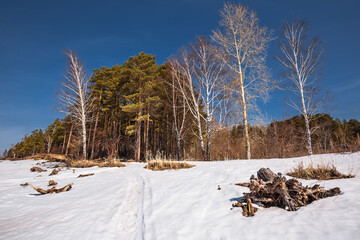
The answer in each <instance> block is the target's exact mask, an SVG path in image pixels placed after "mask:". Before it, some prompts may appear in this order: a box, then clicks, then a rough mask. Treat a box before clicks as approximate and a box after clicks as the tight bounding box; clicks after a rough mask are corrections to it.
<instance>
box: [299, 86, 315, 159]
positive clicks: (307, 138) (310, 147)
mask: <svg viewBox="0 0 360 240" xmlns="http://www.w3.org/2000/svg"><path fill="white" fill-rule="evenodd" d="M300 93H301V103H302V108H303V116H304V120H305V128H306V142H307V149H308V153H309V155H312V154H313V152H312V146H311V132H310V124H309V116H308V113H307V110H306V106H305V100H304V91H303V89H302V87H301V89H300Z"/></svg>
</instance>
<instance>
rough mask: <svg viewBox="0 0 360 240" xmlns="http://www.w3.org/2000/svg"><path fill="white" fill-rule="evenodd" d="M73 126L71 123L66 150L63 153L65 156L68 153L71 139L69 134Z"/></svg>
mask: <svg viewBox="0 0 360 240" xmlns="http://www.w3.org/2000/svg"><path fill="white" fill-rule="evenodd" d="M73 127H74V125H73V124H72V123H71V128H70V133H69V139H68V143H67V146H66V152H65V155H66V156H67V155H68V153H69V147H70V141H71V136H72V131H73Z"/></svg>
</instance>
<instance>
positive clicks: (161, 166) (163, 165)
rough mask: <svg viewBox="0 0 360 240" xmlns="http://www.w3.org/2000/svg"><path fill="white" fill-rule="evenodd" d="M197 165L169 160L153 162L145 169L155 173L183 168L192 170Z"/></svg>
mask: <svg viewBox="0 0 360 240" xmlns="http://www.w3.org/2000/svg"><path fill="white" fill-rule="evenodd" d="M192 167H195V165H192V164H189V163H187V162H174V161H168V160H151V161H149V162H148V164H147V165H146V166H145V167H144V168H146V169H150V170H153V171H163V170H167V169H170V170H171V169H173V170H177V169H182V168H192Z"/></svg>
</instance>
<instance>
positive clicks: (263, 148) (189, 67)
mask: <svg viewBox="0 0 360 240" xmlns="http://www.w3.org/2000/svg"><path fill="white" fill-rule="evenodd" d="M220 16H221V21H220V23H219V27H218V29H216V30H214V31H213V33H212V35H211V36H210V38H207V37H197V38H196V41H195V42H194V43H191V44H188V45H187V46H184V47H183V48H181V49H180V50H179V51H178V53H177V54H175V55H173V56H171V57H170V58H169V59H168V61H167V62H166V63H164V64H163V65H158V64H157V62H156V59H155V56H154V55H151V54H146V53H143V52H141V53H139V54H138V55H137V56H133V57H130V58H129V60H128V61H126V62H125V63H123V64H122V65H115V66H113V67H101V68H100V69H95V70H94V71H93V74H92V76H91V77H87V75H86V73H85V70H84V64H82V63H81V61H80V60H79V58H78V56H77V55H76V54H75V53H74V52H73V51H67V52H66V56H67V70H66V74H65V81H64V82H63V85H62V88H61V93H60V94H59V102H60V104H61V108H60V111H61V112H64V113H65V114H66V117H65V118H64V119H61V120H59V119H57V120H56V121H55V122H54V123H52V124H51V125H50V126H49V127H47V128H46V129H45V130H44V131H42V130H35V131H33V132H32V134H31V135H26V136H25V137H24V139H23V140H22V141H21V142H19V143H18V144H16V145H15V146H14V147H13V148H11V149H10V150H9V151H7V152H6V154H5V155H7V156H8V157H25V156H28V155H34V154H36V153H43V152H47V153H61V154H66V155H68V156H70V157H72V158H74V159H79V158H83V159H98V158H110V159H113V158H126V159H130V158H132V159H135V160H136V161H140V160H144V159H147V158H149V157H151V156H152V155H155V154H157V153H162V154H163V155H165V156H166V157H169V158H177V159H178V160H180V159H184V158H186V159H201V160H221V159H234V158H247V159H250V158H270V157H292V156H299V155H304V154H310V155H311V154H313V153H326V152H338V151H355V150H359V145H360V144H359V141H360V140H359V134H360V127H359V126H360V124H359V122H358V121H357V120H349V121H346V120H343V121H340V120H338V119H336V120H334V119H332V118H331V117H330V116H329V115H327V114H317V113H318V111H319V106H318V104H317V103H318V102H319V101H318V100H315V99H317V97H319V96H317V95H316V94H315V93H316V86H317V85H316V81H317V80H318V79H319V73H320V70H321V64H322V58H323V47H322V43H321V41H320V40H319V38H318V37H314V38H309V37H308V36H307V30H308V27H307V24H306V22H304V21H297V20H294V21H292V22H289V23H285V24H284V26H283V28H282V31H281V34H280V36H279V50H280V51H279V55H278V56H276V59H278V61H279V63H280V65H281V66H282V70H283V71H282V75H281V76H282V77H283V80H284V82H286V83H287V84H286V86H287V89H288V90H289V91H290V90H291V92H292V93H293V94H292V96H293V98H291V99H289V104H290V105H292V106H293V107H294V108H295V109H297V110H298V111H299V113H300V114H301V115H300V116H295V117H293V118H290V119H286V120H285V119H284V120H282V121H273V122H271V123H270V124H260V122H261V121H259V119H258V114H257V113H258V110H259V108H258V106H257V103H258V101H259V100H263V101H266V100H267V98H268V96H269V92H270V91H271V90H273V89H275V88H277V87H278V83H277V82H276V81H274V80H273V78H272V77H271V74H270V70H269V68H268V67H267V66H266V57H267V49H268V46H269V44H270V42H271V41H272V40H273V39H274V36H273V33H272V31H270V30H269V29H268V28H266V27H264V26H260V24H259V19H258V17H257V15H256V13H255V12H254V11H251V10H249V9H247V8H246V7H244V6H242V5H233V4H225V5H224V8H223V9H222V10H221V11H220Z"/></svg>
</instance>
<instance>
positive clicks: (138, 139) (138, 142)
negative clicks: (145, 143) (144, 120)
mask: <svg viewBox="0 0 360 240" xmlns="http://www.w3.org/2000/svg"><path fill="white" fill-rule="evenodd" d="M141 116H142V110H140V111H139V114H138V117H139V119H140V118H141ZM135 145H136V151H135V161H137V162H139V161H140V153H141V152H140V151H141V120H140V121H138V122H137V131H136V143H135Z"/></svg>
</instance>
